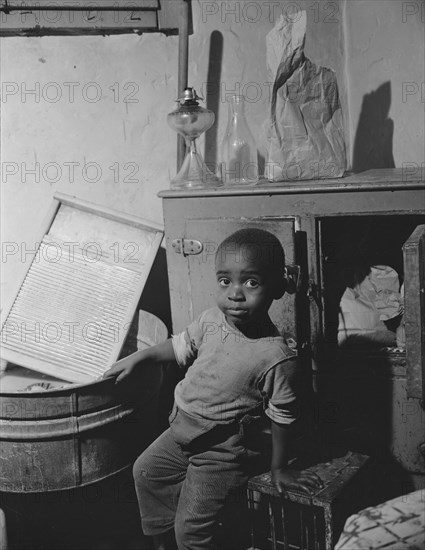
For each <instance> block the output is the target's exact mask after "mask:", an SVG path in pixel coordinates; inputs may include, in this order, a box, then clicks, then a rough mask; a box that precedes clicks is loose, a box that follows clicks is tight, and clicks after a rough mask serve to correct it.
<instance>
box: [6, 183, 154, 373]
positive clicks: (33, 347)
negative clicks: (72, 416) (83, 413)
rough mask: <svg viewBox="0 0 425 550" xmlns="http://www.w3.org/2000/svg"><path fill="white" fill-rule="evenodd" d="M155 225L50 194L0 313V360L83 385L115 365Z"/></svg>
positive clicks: (149, 254) (143, 279)
mask: <svg viewBox="0 0 425 550" xmlns="http://www.w3.org/2000/svg"><path fill="white" fill-rule="evenodd" d="M162 238H163V230H162V228H161V226H159V225H156V224H154V223H152V222H148V221H145V220H142V219H140V218H137V217H133V216H129V215H125V214H123V213H120V212H115V211H113V210H108V209H106V208H103V207H99V206H96V205H93V204H91V203H88V202H84V201H81V200H78V199H75V198H73V197H69V196H66V195H62V194H61V195H59V194H57V195H55V197H54V201H53V204H52V206H51V209H50V211H49V214H48V216H47V218H46V220H45V223H44V225H43V228H42V231H41V234H40V237H39V239H35V240H37V241H38V242H37V243H36V247H35V252H34V255H33V258H32V261H31V264H30V266H29V268H28V270H27V272H26V274H25V277H24V278H23V281H22V283H21V285H20V288H19V290H18V292H17V293H16V294H14V295H13V296H12V299H11V300H10V303H9V304H8V305H7V307H5V308H4V310H3V311H2V325H1V326H2V328H1V358H2V359H3V360H6V361H7V362H10V363H14V364H17V365H20V366H23V367H26V368H29V369H33V370H36V371H39V372H42V373H45V374H48V375H50V376H54V377H56V378H60V379H62V380H66V381H69V382H74V383H81V384H84V383H89V382H92V381H94V380H96V379H97V378H98V377H99V376H101V375H102V374H103V373H104V372H105V371H106V370H107V369H108V368H109V367H110V366H111V365H112V364H113V363H114V362H115V361H116V360H117V359H118V356H119V354H120V351H121V348H122V346H123V343H124V340H125V338H126V335H127V333H128V331H129V328H130V325H131V322H132V319H133V316H134V313H135V311H136V308H137V304H138V302H139V299H140V296H141V294H142V290H143V287H144V286H145V283H146V279H147V277H148V274H149V271H150V269H151V267H152V264H153V261H154V259H155V255H156V253H157V251H158V248H159V246H160V244H161V241H162Z"/></svg>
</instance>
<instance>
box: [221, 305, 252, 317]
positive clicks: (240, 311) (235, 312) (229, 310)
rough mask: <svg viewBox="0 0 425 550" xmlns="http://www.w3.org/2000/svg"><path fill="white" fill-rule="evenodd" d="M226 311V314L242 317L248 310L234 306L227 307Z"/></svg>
mask: <svg viewBox="0 0 425 550" xmlns="http://www.w3.org/2000/svg"><path fill="white" fill-rule="evenodd" d="M226 313H227V314H228V315H232V316H233V317H243V316H244V315H246V314H247V313H248V312H247V310H246V309H242V308H240V307H235V308H227V309H226Z"/></svg>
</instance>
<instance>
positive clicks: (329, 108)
mask: <svg viewBox="0 0 425 550" xmlns="http://www.w3.org/2000/svg"><path fill="white" fill-rule="evenodd" d="M306 23H307V18H306V13H305V12H302V13H301V16H300V17H299V18H297V20H292V19H286V18H284V17H283V16H282V17H281V19H280V20H279V21H278V23H277V25H276V26H275V28H274V29H273V30H272V31H271V32H270V33H269V34H268V36H267V62H268V67H269V71H270V73H271V75H272V78H273V89H272V98H271V114H270V116H271V120H270V132H269V136H268V137H269V142H268V160H267V162H266V166H265V176H266V178H267V179H268V180H269V181H285V180H305V179H318V178H335V177H341V176H342V175H343V173H344V171H345V167H346V156H345V142H344V129H343V120H342V110H341V104H340V101H339V94H338V85H337V81H336V76H335V72H334V71H333V70H331V69H327V68H325V67H318V66H317V65H315V64H314V63H312V62H311V61H310V60H309V59H307V58H306V57H305V56H304V43H305V31H306Z"/></svg>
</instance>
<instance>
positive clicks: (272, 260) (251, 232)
mask: <svg viewBox="0 0 425 550" xmlns="http://www.w3.org/2000/svg"><path fill="white" fill-rule="evenodd" d="M241 248H246V249H247V254H249V256H248V259H250V260H258V262H259V264H260V265H261V267H262V268H263V269H268V268H269V269H271V270H272V271H271V273H272V274H273V275H275V276H278V277H280V276H282V277H283V276H284V273H285V252H284V251H283V247H282V245H281V243H280V241H279V239H278V238H277V237H276V236H275V235H273V233H269V232H268V231H265V230H264V229H258V228H257V227H247V228H245V229H239V231H236V232H235V233H232V234H231V235H229V237H227V238H226V239H224V241H222V242H221V243H220V245H219V247H218V249H217V252H216V256H215V257H216V260H217V259H218V258H220V259H221V260H224V259H225V258H226V255H229V256H234V254H235V251H236V250H240V249H241Z"/></svg>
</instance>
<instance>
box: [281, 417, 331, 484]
mask: <svg viewBox="0 0 425 550" xmlns="http://www.w3.org/2000/svg"><path fill="white" fill-rule="evenodd" d="M271 424H272V463H271V474H272V481H273V483H274V485H275V487H276V489H277V491H278V493H279V494H284V493H285V488H299V489H303V490H304V491H305V492H307V493H312V492H314V491H317V490H318V489H320V488H321V487H322V486H323V483H322V481H321V479H320V478H319V476H317V475H316V474H314V473H312V472H304V471H297V470H290V469H288V457H289V439H290V430H291V425H290V424H289V425H288V424H278V423H277V422H273V421H272V423H271Z"/></svg>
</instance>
